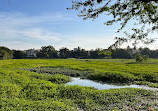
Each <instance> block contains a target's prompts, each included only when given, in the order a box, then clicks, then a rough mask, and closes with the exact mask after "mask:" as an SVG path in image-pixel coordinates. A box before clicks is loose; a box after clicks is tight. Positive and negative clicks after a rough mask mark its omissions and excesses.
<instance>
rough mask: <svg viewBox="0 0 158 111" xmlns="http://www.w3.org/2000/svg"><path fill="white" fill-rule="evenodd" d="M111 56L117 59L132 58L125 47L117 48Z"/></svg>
mask: <svg viewBox="0 0 158 111" xmlns="http://www.w3.org/2000/svg"><path fill="white" fill-rule="evenodd" d="M111 57H112V58H113V59H116V58H117V59H131V58H132V57H131V55H130V54H129V53H128V52H127V51H126V50H124V49H117V50H115V51H114V52H113V53H112V55H111Z"/></svg>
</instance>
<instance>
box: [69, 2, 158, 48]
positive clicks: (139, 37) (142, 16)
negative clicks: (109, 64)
mask: <svg viewBox="0 0 158 111" xmlns="http://www.w3.org/2000/svg"><path fill="white" fill-rule="evenodd" d="M69 9H74V10H76V11H79V14H78V16H79V17H82V18H83V19H89V18H90V19H96V18H97V17H98V16H100V15H101V14H106V16H113V19H111V20H108V21H106V22H105V24H106V25H113V24H114V23H116V22H120V25H121V27H120V28H119V29H118V30H117V32H120V31H121V30H122V29H123V28H124V27H125V26H126V24H127V23H128V22H129V21H130V20H131V19H135V20H136V21H137V24H139V25H141V26H142V27H141V28H140V29H139V28H133V29H132V30H133V33H132V34H128V33H127V32H125V37H116V38H115V39H116V42H115V43H114V44H113V45H111V47H109V48H110V49H112V48H116V47H118V46H119V45H121V44H122V43H124V42H127V41H130V40H134V42H133V45H136V44H138V42H143V43H144V44H149V43H152V42H154V39H153V38H149V37H148V34H149V33H150V32H153V31H155V30H158V0H73V1H72V8H69ZM149 25H150V26H149Z"/></svg>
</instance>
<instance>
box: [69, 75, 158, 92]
mask: <svg viewBox="0 0 158 111" xmlns="http://www.w3.org/2000/svg"><path fill="white" fill-rule="evenodd" d="M66 85H79V86H88V87H94V88H97V89H98V90H104V89H117V88H142V89H148V90H155V89H156V90H157V88H149V87H145V86H141V85H123V86H121V85H111V84H101V83H99V82H95V81H92V80H87V79H80V78H72V81H71V82H68V83H67V84H66Z"/></svg>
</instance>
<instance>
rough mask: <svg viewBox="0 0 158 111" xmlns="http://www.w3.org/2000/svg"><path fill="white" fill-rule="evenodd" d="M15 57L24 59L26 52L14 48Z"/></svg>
mask: <svg viewBox="0 0 158 111" xmlns="http://www.w3.org/2000/svg"><path fill="white" fill-rule="evenodd" d="M13 52H14V53H13V59H23V58H26V53H25V52H24V51H20V50H13Z"/></svg>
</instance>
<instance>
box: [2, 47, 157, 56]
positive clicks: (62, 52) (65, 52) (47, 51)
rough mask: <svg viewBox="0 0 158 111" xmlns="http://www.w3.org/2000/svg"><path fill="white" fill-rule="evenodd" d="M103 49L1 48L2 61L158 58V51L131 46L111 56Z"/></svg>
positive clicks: (114, 52)
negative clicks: (26, 59)
mask: <svg viewBox="0 0 158 111" xmlns="http://www.w3.org/2000/svg"><path fill="white" fill-rule="evenodd" d="M101 51H102V49H95V50H85V49H82V48H80V47H78V48H74V49H73V50H70V49H68V48H65V47H64V48H61V49H59V50H56V49H55V48H54V47H53V46H51V45H49V46H43V47H41V49H39V50H35V49H29V50H23V51H21V50H10V49H9V48H6V47H0V59H25V58H41V59H53V58H64V59H65V58H77V59H103V58H112V59H116V58H118V59H134V58H135V57H136V55H137V53H138V52H139V53H140V54H142V55H147V56H148V57H149V58H158V50H150V49H149V48H139V49H133V48H130V47H129V46H128V47H127V48H126V49H116V50H113V51H112V54H111V55H106V54H105V53H100V52H101Z"/></svg>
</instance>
